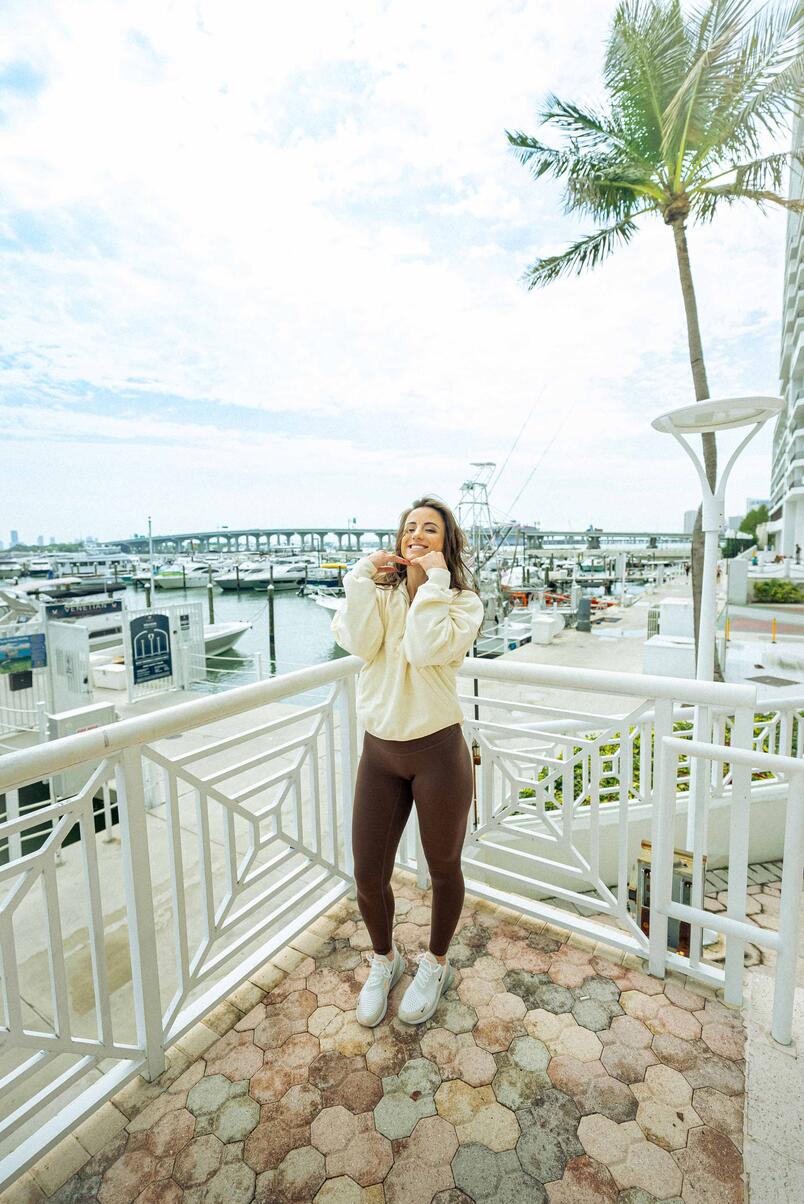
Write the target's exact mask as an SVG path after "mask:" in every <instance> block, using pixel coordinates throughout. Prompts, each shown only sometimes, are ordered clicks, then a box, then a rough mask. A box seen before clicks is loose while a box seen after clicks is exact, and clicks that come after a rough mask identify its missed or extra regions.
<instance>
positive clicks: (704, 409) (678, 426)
mask: <svg viewBox="0 0 804 1204" xmlns="http://www.w3.org/2000/svg"><path fill="white" fill-rule="evenodd" d="M783 408H784V401H783V400H782V398H781V397H723V398H708V399H707V400H706V401H699V402H696V403H695V404H694V405H690V406H682V407H681V409H678V410H671V411H670V413H668V414H662V415H661V416H660V417H659V418H654V420H653V422H652V423H651V426H652V427H653V428H654V430H657V431H664V432H669V433H670V434H671V435H672V436H673V437H674V439H676V440H677V442H678V443H680V444H681V446H682V447H683V448H684V451H685V452H686V453H687V455H688V456H689V458H690V459H691V460H692V463H693V465H694V467H695V471H696V472H697V473H698V479H699V480H700V483H701V494H702V497H703V512H702V526H703V532H704V563H703V582H702V587H701V615H700V626H699V629H698V655H697V658H696V665H695V677H696V679H697V680H698V681H711V680H712V678H713V676H714V669H715V624H716V621H717V614H716V611H717V597H716V593H715V566H716V563H717V558H718V537H719V534H720V531H721V528H722V527H723V523H724V521H725V519H724V507H725V494H726V482H727V481H728V479H729V474H730V473H731V470H732V468H733V467H734V465H735V463H736V462H737V458H738V456H739V455H740V453H741V452H742V451H743V450H744V449H745V448H746V447H747V446H748V444H749V443H750V442H751V440H752V439H753V438H754V436H755V435H756V434H758V433H759V431H760V430H761V428H762V427H763V426H764V425H765V423H766V422H767V421H768V419H769V418H775V417H776V415H777V414H778V413H779V412H780V410H782V409H783ZM744 426H750V427H751V430H750V431H749V432H748V434H747V435H746V436H745V438H744V439H743V440H742V441H741V442H740V443H739V444H738V445H737V447H736V448H735V450H734V451H733V452H732V454H731V457H730V458H729V460H728V463H727V464H726V467H725V468H724V469H723V471H722V473H721V477H720V480H719V481H718V482H717V483H716V485H715V488H714V490H713V489H712V488H711V487H710V485H709V481H708V480H707V477H706V469H705V468H704V464H703V462H702V460H701V459H700V458H699V457H698V456H697V455H696V454H695V452H694V451H693V450H692V448H691V446H690V444H689V443H688V442H687V440H686V439H685V438H684V435H704V434H715V433H716V432H717V431H727V430H733V429H737V428H739V427H744ZM708 727H709V708H708V707H707V706H701V705H700V704H696V706H695V717H694V721H693V732H692V738H693V740H703V739H707V738H708V737H707V730H706V729H707V728H708ZM704 791H705V771H704V770H703V769H702V767H701V766H700V765H699V763H698V759H697V758H693V763H692V766H691V769H690V785H689V796H688V797H689V803H688V809H687V848H690V849H695V848H702V847H703V831H702V827H703V822H704V805H703V804H704V798H703V795H704ZM699 902H700V903H702V900H699ZM695 905H696V904H695V901H693V906H695ZM714 936H715V934H714V933H710V932H709V931H708V930H706V931H705V933H704V942H705V943H711V940H712V939H714ZM696 945H697V940H696Z"/></svg>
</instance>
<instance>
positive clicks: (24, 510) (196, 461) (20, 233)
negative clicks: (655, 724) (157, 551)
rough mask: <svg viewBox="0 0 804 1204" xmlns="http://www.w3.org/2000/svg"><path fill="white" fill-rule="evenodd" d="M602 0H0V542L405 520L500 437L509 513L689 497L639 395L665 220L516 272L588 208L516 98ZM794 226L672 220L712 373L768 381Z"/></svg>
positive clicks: (636, 509) (562, 89)
mask: <svg viewBox="0 0 804 1204" xmlns="http://www.w3.org/2000/svg"><path fill="white" fill-rule="evenodd" d="M615 8H616V4H615V2H614V0H472V2H471V3H468V4H467V3H465V0H464V2H462V3H461V2H458V0H440V2H439V3H437V4H434V3H432V0H356V2H352V3H348V4H345V3H341V2H340V0H297V2H296V3H294V4H292V5H287V4H278V3H265V2H264V0H238V2H236V3H232V0H135V2H129V0H60V2H55V0H52V2H48V0H39V2H38V3H37V4H30V3H29V2H28V0H22V2H14V0H0V157H1V159H2V163H3V170H2V173H0V257H1V261H0V440H2V446H3V458H2V468H0V539H2V540H4V541H6V546H7V541H8V533H9V530H10V529H11V528H15V529H17V530H18V531H19V534H20V538H21V539H22V540H24V541H26V542H33V541H34V540H35V539H36V536H37V535H38V534H40V533H41V534H43V535H44V536H45V539H46V540H47V539H48V538H49V537H50V536H51V535H52V536H55V538H56V539H59V540H61V539H70V538H73V537H75V536H85V535H94V536H95V537H96V538H100V539H114V538H122V537H124V536H126V535H130V534H133V533H135V532H143V531H144V530H146V529H147V515H149V514H150V515H151V516H152V520H153V529H154V531H155V533H157V534H159V533H169V532H175V531H189V530H195V529H207V530H214V529H216V528H217V527H220V526H223V525H227V526H229V527H232V528H234V527H238V526H272V525H277V526H288V525H291V524H298V525H300V526H316V527H318V526H324V525H327V524H332V525H333V526H341V527H342V526H345V525H346V524H347V523H348V522H349V520H350V519H352V518H356V519H357V523H358V525H359V526H366V527H368V526H371V524H376V525H379V526H395V525H396V522H397V519H398V517H399V514H400V512H401V511H402V510H403V509H404V508H405V507H406V506H409V505H410V503H411V502H412V501H413V500H414V499H415V498H416V497H417V496H421V495H423V494H432V493H435V494H437V495H438V496H440V497H441V498H443V499H444V500H445V501H447V502H448V503H449V504H451V505H453V506H454V505H456V504H457V502H458V500H459V496H460V491H461V485H462V483H463V482H465V481H466V480H467V479H468V478H469V477H470V476H471V474H472V472H473V469H472V468H471V464H472V462H474V461H493V462H495V463H496V464H497V466H498V469H499V468H501V467H502V465H503V463H504V462H505V461H506V458H507V464H506V465H505V469H504V471H502V472H501V473H499V479H498V480H497V482H496V483H495V484H494V487H493V489H492V492H491V497H490V501H491V504H492V508H493V511H494V514H495V516H496V517H498V518H503V517H512V518H515V519H517V520H519V521H522V522H528V523H533V522H537V523H540V524H541V526H542V527H543V528H544V529H553V528H573V529H578V530H582V529H584V528H586V527H587V526H588V525H589V524H590V523H592V524H594V525H595V526H599V527H603V528H607V529H614V530H643V531H645V530H647V531H677V530H681V529H682V519H683V512H684V511H685V510H687V509H691V508H694V507H695V506H696V505H697V503H698V500H699V496H700V495H699V487H698V484H697V480H696V478H695V476H694V473H693V469H692V466H691V465H690V464H689V462H688V461H687V459H686V457H685V456H684V454H683V452H682V450H681V449H680V448H679V447H678V446H677V445H676V444H675V442H674V441H673V439H672V438H671V437H670V436H668V435H663V434H658V433H657V432H655V431H653V430H652V428H651V425H650V422H651V419H652V418H654V417H655V416H656V415H658V414H661V413H663V412H665V411H667V410H669V409H672V408H674V407H675V406H679V405H684V404H689V403H691V402H692V401H694V395H693V393H692V385H691V379H690V372H689V361H688V352H687V346H686V334H685V327H684V319H683V309H682V303H681V294H680V288H679V284H678V276H677V268H676V263H675V253H674V248H673V240H672V235H671V233H670V231H669V229H668V228H666V227H665V226H664V225H663V223H662V222H661V220H660V219H658V218H655V217H653V218H648V219H643V224H642V226H641V229H640V232H639V234H638V235H637V237H636V238H635V239H634V241H633V242H632V244H631V246H630V247H628V248H626V249H625V250H623V251H620V252H618V253H617V254H616V255H614V256H612V257H611V258H610V259H609V260H608V261H607V262H606V263H605V264H604V265H602V266H601V267H599V268H597V269H596V270H594V271H593V272H590V273H587V274H585V275H583V276H581V277H572V278H570V279H568V280H565V281H561V282H558V283H555V284H552V285H550V286H549V287H547V288H545V289H540V290H533V291H530V292H529V291H528V290H527V288H526V286H525V285H524V284H523V281H522V274H523V272H524V270H525V268H526V267H527V266H528V265H529V264H530V263H532V262H533V261H534V260H535V259H536V258H538V257H540V256H542V255H545V254H550V253H555V252H556V251H558V250H560V249H562V248H563V247H564V246H565V245H566V244H567V243H568V242H569V241H570V240H571V239H573V238H575V237H577V236H578V235H579V234H583V233H587V232H589V231H590V230H591V229H592V228H593V227H592V225H591V224H590V223H589V222H588V221H587V222H579V220H578V218H577V217H572V218H570V217H568V216H566V215H564V214H563V212H562V206H561V197H560V191H559V187H558V185H556V184H555V183H553V182H551V181H545V180H541V181H538V182H536V181H534V180H533V179H532V177H531V176H530V175H529V174H528V172H527V171H526V169H525V168H524V167H522V166H521V165H520V164H519V163H517V161H516V160H515V158H514V156H513V154H512V152H511V150H510V148H509V147H508V144H507V142H506V138H505V130H506V129H523V130H525V131H526V132H529V133H533V134H537V133H538V130H539V126H538V116H537V115H538V112H539V109H540V105H541V103H542V102H543V100H544V98H545V96H546V95H547V94H548V93H549V92H555V93H557V94H558V95H559V96H562V97H565V98H567V99H574V100H578V101H584V102H588V101H591V102H594V101H596V100H598V99H600V98H601V95H602V87H601V80H600V68H601V62H602V54H603V46H604V42H605V37H606V32H607V28H608V25H609V22H610V19H611V16H612V14H613V12H614V10H615ZM784 230H785V219H784V215H783V214H781V213H776V212H772V213H768V214H767V215H765V216H763V215H761V214H759V213H758V212H757V211H755V210H753V209H751V208H743V209H735V210H733V211H732V212H730V213H728V214H725V215H724V216H722V217H720V218H719V219H718V220H717V221H716V223H715V224H714V225H712V226H708V227H706V228H704V229H702V230H696V229H694V228H693V229H692V230H691V231H690V234H689V241H690V254H691V260H692V265H693V272H694V276H695V281H696V287H697V292H698V303H699V310H700V317H701V326H702V331H703V341H704V350H705V354H706V360H707V367H708V371H709V382H710V389H711V392H712V394H713V395H714V396H729V395H740V396H743V395H748V394H754V393H758V394H765V395H767V394H775V393H776V392H777V391H778V387H779V381H778V361H779V324H780V315H781V301H782V276H783V263H784ZM523 424H525V425H524V430H523V431H522V434H521V436H520V438H519V440H518V442H517V443H516V446H515V447H514V442H515V440H516V438H517V435H518V433H519V432H520V430H521V428H522V427H523ZM723 440H724V441H723V442H722V444H721V446H722V447H723V448H724V450H725V448H726V447H727V446H728V441H729V436H728V435H727V436H725V437H723ZM770 446H771V431H770V430H769V429H766V430H765V431H764V432H763V433H762V435H761V436H759V437H758V438H757V439H756V440H755V442H754V444H753V445H752V446H751V448H749V450H748V451H747V452H746V453H744V455H743V456H742V458H741V459H740V461H739V462H738V465H737V467H736V468H735V470H734V472H733V474H732V479H731V485H730V488H729V491H728V494H727V504H726V512H727V514H739V513H742V512H743V510H744V505H745V499H746V497H749V496H751V497H756V496H767V491H768V484H769V477H770ZM512 449H513V450H512ZM534 469H535V471H534ZM529 478H530V479H529ZM526 482H527V484H526ZM523 487H524V488H523Z"/></svg>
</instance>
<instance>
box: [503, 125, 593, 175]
mask: <svg viewBox="0 0 804 1204" xmlns="http://www.w3.org/2000/svg"><path fill="white" fill-rule="evenodd" d="M505 136H506V138H507V139H508V142H509V143H510V145H511V146H512V147H513V150H514V154H515V156H516V158H517V159H518V160H519V162H520V163H522V164H523V165H524V166H525V167H527V169H528V171H529V172H530V173H531V175H532V176H534V178H535V179H537V180H538V179H539V178H540V177H541V176H546V175H553V176H555V178H556V179H560V178H561V176H563V175H566V174H567V172H568V171H569V170H570V168H571V167H572V165H573V163H574V162H575V161H576V160H577V158H578V150H577V149H576V148H575V147H574V146H572V144H571V145H570V148H569V149H568V150H556V149H555V148H554V147H552V146H547V145H546V144H545V143H544V142H540V141H539V139H538V138H531V137H530V135H529V134H525V133H523V132H522V131H521V130H514V131H513V132H512V131H511V130H506V131H505Z"/></svg>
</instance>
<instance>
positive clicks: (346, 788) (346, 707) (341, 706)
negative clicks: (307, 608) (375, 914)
mask: <svg viewBox="0 0 804 1204" xmlns="http://www.w3.org/2000/svg"><path fill="white" fill-rule="evenodd" d="M355 679H356V678H355V674H352V675H351V676H350V677H347V678H344V680H343V681H342V682H341V683H340V688H339V690H338V715H339V719H340V724H339V726H340V736H341V741H340V761H341V827H342V829H343V866H344V869H345V870H346V873H347V874H348V875H349V876H350V877H351V878H352V883H351V885H350V887H349V890H348V891H347V895H348V896H349V898H350V899H354V898H356V896H357V887H356V885H355V882H354V864H355V863H354V855H353V853H352V804H353V801H354V792H355V782H356V779H357V708H356V705H355V696H356V689H355Z"/></svg>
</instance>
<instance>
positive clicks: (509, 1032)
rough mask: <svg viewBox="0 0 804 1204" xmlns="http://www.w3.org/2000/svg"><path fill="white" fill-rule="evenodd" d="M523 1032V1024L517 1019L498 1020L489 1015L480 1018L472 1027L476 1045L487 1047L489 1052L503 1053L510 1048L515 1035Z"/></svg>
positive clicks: (482, 1047)
mask: <svg viewBox="0 0 804 1204" xmlns="http://www.w3.org/2000/svg"><path fill="white" fill-rule="evenodd" d="M521 1034H522V1026H521V1025H520V1024H519V1023H518V1022H517V1021H515V1020H498V1019H497V1018H496V1017H494V1016H488V1017H486V1018H485V1019H484V1020H478V1022H477V1024H476V1025H475V1026H474V1028H473V1029H472V1037H473V1039H474V1042H475V1045H478V1046H480V1048H481V1049H487V1050H488V1051H489V1053H502V1052H503V1050H506V1049H508V1046H509V1045H510V1044H511V1042H512V1041H513V1039H514V1037H517V1036H520V1035H521Z"/></svg>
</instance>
